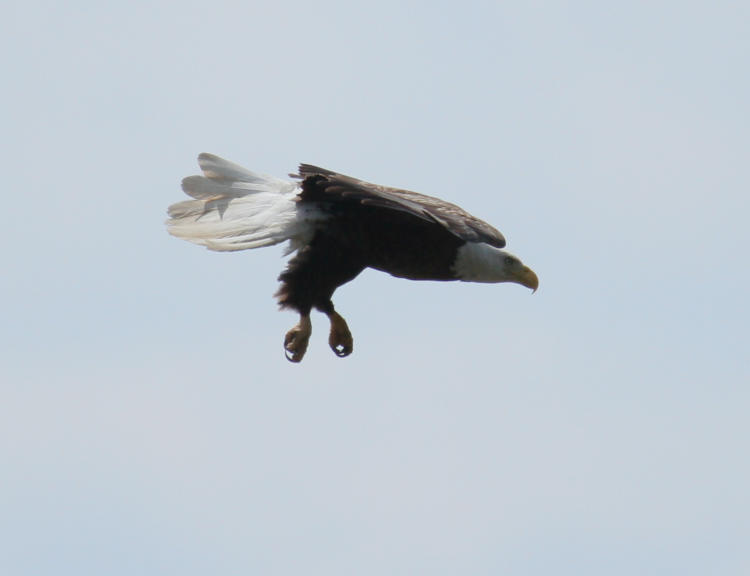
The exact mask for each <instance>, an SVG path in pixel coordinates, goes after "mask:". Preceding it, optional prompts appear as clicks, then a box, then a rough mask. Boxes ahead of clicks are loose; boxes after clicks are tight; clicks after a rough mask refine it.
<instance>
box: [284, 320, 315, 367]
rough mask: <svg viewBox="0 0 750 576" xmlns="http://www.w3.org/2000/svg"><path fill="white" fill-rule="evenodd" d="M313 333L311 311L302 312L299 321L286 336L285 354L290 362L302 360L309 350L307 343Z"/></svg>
mask: <svg viewBox="0 0 750 576" xmlns="http://www.w3.org/2000/svg"><path fill="white" fill-rule="evenodd" d="M310 334H312V322H310V313H309V312H308V313H307V314H300V316H299V323H298V324H297V325H296V326H295V327H294V328H292V329H291V330H289V332H287V333H286V336H285V337H284V354H286V359H287V360H289V361H290V362H301V361H302V358H304V357H305V352H307V344H308V343H309V342H310Z"/></svg>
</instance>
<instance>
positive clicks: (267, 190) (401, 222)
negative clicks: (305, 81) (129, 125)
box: [167, 153, 539, 362]
mask: <svg viewBox="0 0 750 576" xmlns="http://www.w3.org/2000/svg"><path fill="white" fill-rule="evenodd" d="M198 164H199V165H200V167H201V170H202V171H203V175H202V176H188V177H187V178H185V179H184V180H183V181H182V189H183V190H184V191H185V193H186V194H187V195H188V196H191V197H192V200H185V201H183V202H178V203H176V204H173V205H172V206H170V207H169V210H168V213H169V217H170V218H169V220H168V221H167V227H168V230H169V232H170V233H171V234H172V235H174V236H177V237H178V238H184V239H185V240H188V241H190V242H194V243H195V244H200V245H202V246H205V247H206V248H208V249H210V250H217V251H233V250H246V249H250V248H260V247H262V246H271V245H273V244H278V243H280V242H284V241H289V247H288V251H287V254H292V253H296V254H295V255H294V257H292V258H291V259H290V261H289V263H288V266H287V268H286V270H284V272H282V273H281V275H280V276H279V281H280V282H281V287H280V288H279V290H278V292H277V293H276V296H277V298H278V302H279V306H280V307H281V308H282V309H292V310H296V311H297V312H298V313H299V315H300V319H299V323H298V324H297V325H296V326H294V327H293V328H292V329H291V330H289V331H288V332H287V333H286V336H285V338H284V351H285V354H286V357H287V359H289V360H290V361H292V362H300V361H301V360H302V358H303V356H304V355H305V352H306V351H307V345H308V341H309V339H310V334H311V332H312V324H311V322H310V311H311V310H312V309H313V308H315V309H317V310H320V311H321V312H323V313H324V314H326V315H327V316H328V318H329V320H330V325H331V328H330V335H329V339H328V342H329V345H330V347H331V349H332V350H333V351H334V353H335V354H336V355H337V356H339V357H344V356H348V355H349V354H351V352H352V350H353V345H354V340H353V338H352V334H351V332H350V331H349V327H348V326H347V324H346V321H345V320H344V318H343V317H342V316H341V315H340V314H339V313H338V312H336V310H335V309H334V306H333V302H332V301H331V298H332V296H333V293H334V291H335V290H336V288H338V287H339V286H341V285H342V284H345V283H346V282H349V281H350V280H353V279H354V278H355V277H356V276H357V275H358V274H359V273H360V272H362V270H364V269H365V268H374V269H376V270H382V271H383V272H388V273H389V274H392V275H393V276H397V277H399V278H407V279H409V280H462V281H466V282H515V283H517V284H521V285H523V286H526V287H528V288H531V289H532V290H536V289H537V287H538V286H539V280H538V279H537V276H536V274H534V272H533V271H532V270H531V269H530V268H528V267H527V266H524V265H523V263H522V262H521V261H520V260H519V259H518V258H517V257H516V256H513V255H512V254H509V253H508V252H505V251H504V250H502V248H503V247H504V246H505V238H503V235H502V234H501V233H500V232H498V231H497V230H496V229H495V228H493V227H492V226H490V225H489V224H487V223H486V222H483V221H482V220H479V219H478V218H475V217H474V216H472V215H471V214H468V213H467V212H465V211H464V210H462V209H461V208H459V207H458V206H455V205H454V204H450V203H448V202H445V201H443V200H439V199H437V198H432V197H430V196H425V195H423V194H418V193H416V192H410V191H408V190H398V189H395V188H387V187H385V186H378V185H376V184H370V183H368V182H363V181H362V180H357V179H355V178H351V177H349V176H344V175H343V174H337V173H336V172H332V171H330V170H326V169H324V168H318V167H316V166H311V165H309V164H302V165H300V167H299V171H298V173H297V174H290V176H291V177H292V178H293V181H289V180H281V179H278V178H274V177H272V176H266V175H263V174H258V173H255V172H251V171H249V170H246V169H245V168H242V167H241V166H238V165H237V164H233V163H231V162H228V161H226V160H224V159H222V158H219V157H218V156H214V155H212V154H205V153H204V154H201V155H200V156H198Z"/></svg>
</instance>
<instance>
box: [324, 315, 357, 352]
mask: <svg viewBox="0 0 750 576" xmlns="http://www.w3.org/2000/svg"><path fill="white" fill-rule="evenodd" d="M328 318H329V319H330V320H331V333H330V335H329V336H328V345H329V346H330V347H331V350H333V353H334V354H336V356H338V357H339V358H343V357H344V356H349V354H351V353H352V350H354V338H352V333H351V332H349V326H347V325H346V320H344V319H343V318H342V317H341V316H340V315H339V314H338V313H337V312H333V313H332V314H330V315H329V316H328Z"/></svg>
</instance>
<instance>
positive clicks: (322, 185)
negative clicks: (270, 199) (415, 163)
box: [291, 164, 505, 248]
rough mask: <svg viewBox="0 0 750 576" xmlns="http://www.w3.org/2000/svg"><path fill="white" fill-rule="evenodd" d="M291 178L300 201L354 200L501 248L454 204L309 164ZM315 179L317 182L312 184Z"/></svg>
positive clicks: (493, 232) (499, 238)
mask: <svg viewBox="0 0 750 576" xmlns="http://www.w3.org/2000/svg"><path fill="white" fill-rule="evenodd" d="M291 176H292V177H295V178H300V179H302V180H303V190H302V192H301V193H300V197H301V198H302V199H308V198H310V195H311V194H313V193H319V192H321V191H322V193H323V194H324V195H325V199H326V200H329V201H335V199H337V198H340V199H348V200H356V201H359V202H360V203H361V204H366V205H370V206H378V207H381V208H385V209H389V210H397V211H399V212H406V213H408V214H411V215H413V216H416V217H417V218H420V219H423V220H427V221H429V222H434V223H436V224H440V225H441V226H443V227H445V228H446V229H447V230H448V231H449V232H451V233H452V234H454V235H455V236H457V237H459V238H461V239H463V240H466V241H467V242H486V243H487V244H490V245H492V246H495V247H497V248H503V247H504V246H505V238H504V237H503V235H502V234H501V233H500V232H499V231H498V230H497V229H495V228H494V227H492V226H490V225H489V224H487V223H486V222H484V221H483V220H480V219H479V218H476V217H474V216H472V215H471V214H469V213H468V212H466V211H465V210H463V209H461V208H459V207H458V206H456V205H455V204H451V203H450V202H446V201H444V200H440V199H439V198H433V197H432V196H426V195H424V194H419V193H417V192H411V191H410V190H399V189H398V188H389V187H387V186H380V185H378V184H371V183H370V182H364V181H363V180H357V179H356V178H352V177H351V176H345V175H344V174H338V173H336V172H333V171H331V170H326V169H325V168H319V167H318V166H312V165H310V164H300V167H299V174H291ZM316 176H317V177H318V180H315V177H316ZM308 179H309V180H308ZM305 182H310V183H312V182H314V183H315V185H314V186H312V187H306V186H305ZM313 190H314V191H315V192H313ZM310 199H312V198H310Z"/></svg>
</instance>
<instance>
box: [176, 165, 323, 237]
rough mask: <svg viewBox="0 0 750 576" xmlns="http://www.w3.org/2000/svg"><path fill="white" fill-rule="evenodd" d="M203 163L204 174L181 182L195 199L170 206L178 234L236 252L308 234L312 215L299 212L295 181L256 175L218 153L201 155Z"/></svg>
mask: <svg viewBox="0 0 750 576" xmlns="http://www.w3.org/2000/svg"><path fill="white" fill-rule="evenodd" d="M198 164H199V165H200V167H201V170H202V171H203V176H188V177H187V178H185V179H184V180H183V181H182V189H183V190H184V191H185V193H186V194H187V195H188V196H191V197H192V198H193V199H192V200H185V201H183V202H178V203H176V204H172V205H171V206H170V207H169V210H168V213H169V220H167V229H168V230H169V233H170V234H172V235H173V236H177V237H178V238H183V239H185V240H188V241H190V242H194V243H195V244H200V245H202V246H205V247H206V248H209V249H210V250H217V251H233V250H246V249H250V248H260V247H261V246H271V245H273V244H278V243H279V242H283V241H285V240H296V239H298V238H300V237H302V236H305V235H307V234H308V233H309V231H310V226H309V217H302V213H301V212H300V211H299V210H298V204H297V202H296V195H297V192H298V191H299V190H298V188H297V184H295V183H294V182H289V181H287V180H280V179H278V178H274V177H273V176H266V175H263V174H256V173H255V172H251V171H249V170H246V169H245V168H242V167H241V166H238V165H237V164H233V163H231V162H228V161H226V160H224V159H222V158H219V157H218V156H214V155H213V154H206V153H203V154H201V155H200V156H198ZM307 216H309V215H307Z"/></svg>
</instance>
